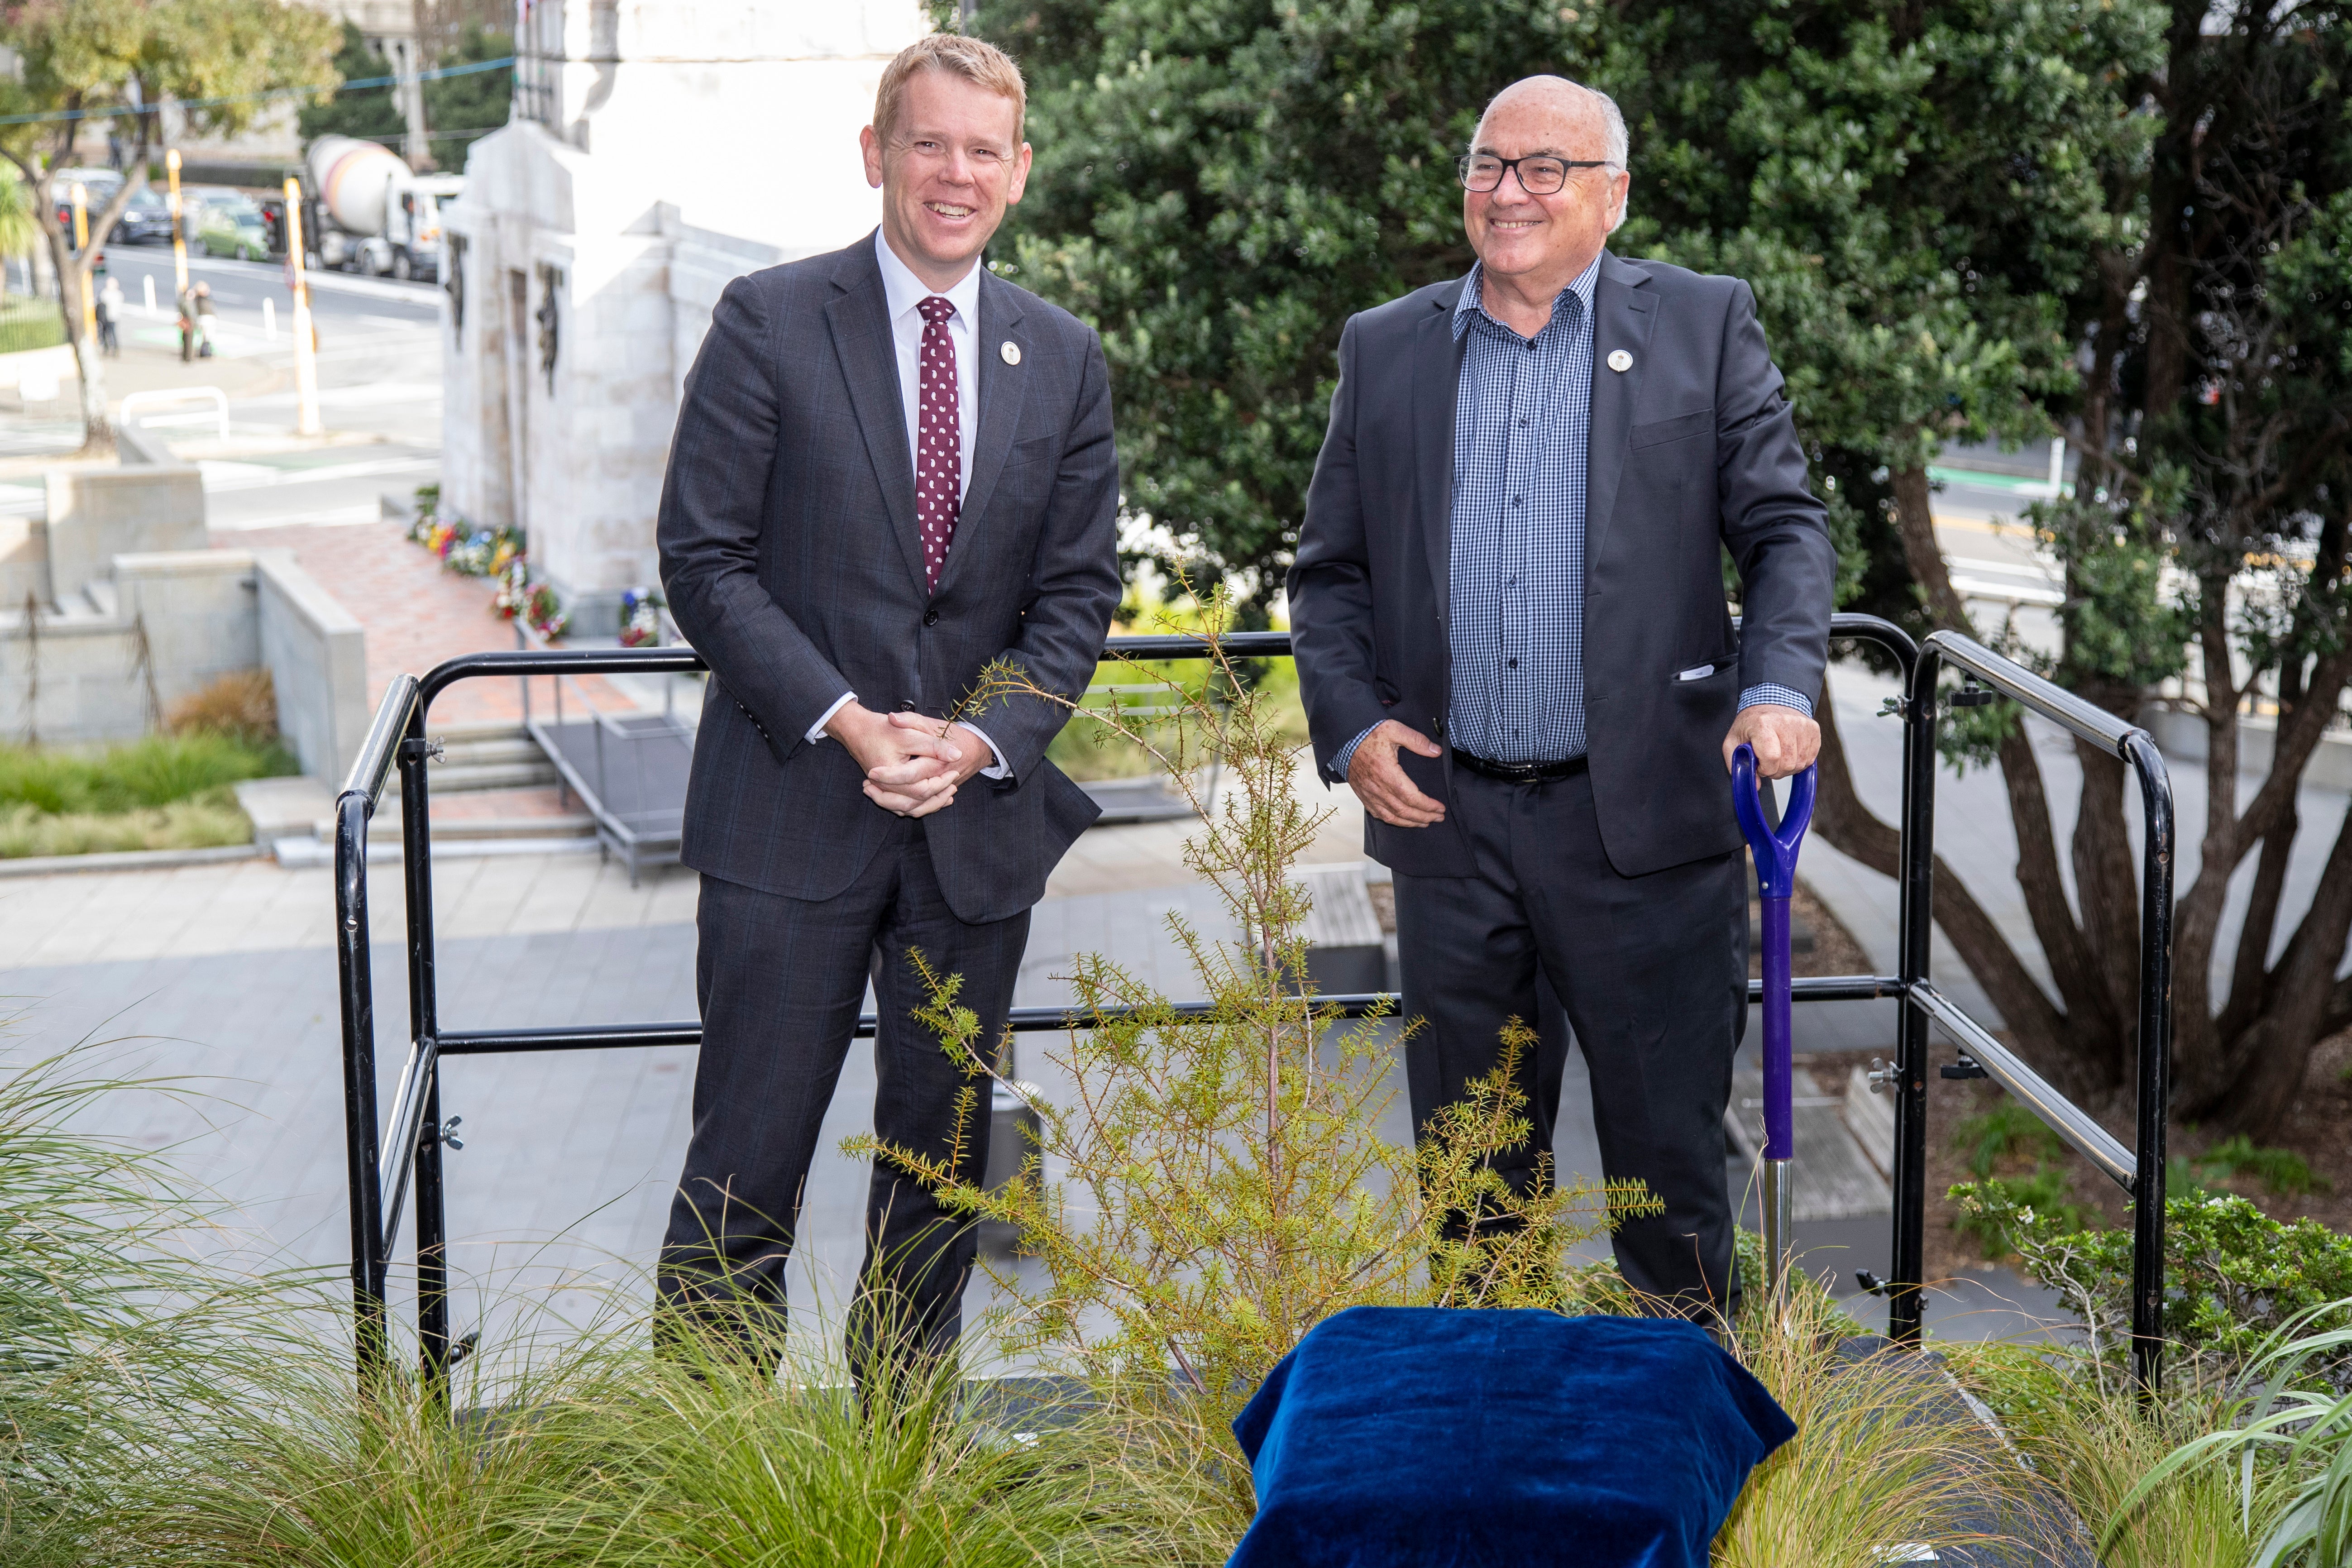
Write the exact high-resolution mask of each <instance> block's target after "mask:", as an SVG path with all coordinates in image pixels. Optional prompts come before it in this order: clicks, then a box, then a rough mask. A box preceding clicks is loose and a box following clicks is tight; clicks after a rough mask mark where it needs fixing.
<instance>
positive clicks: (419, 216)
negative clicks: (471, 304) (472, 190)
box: [303, 136, 466, 280]
mask: <svg viewBox="0 0 2352 1568" xmlns="http://www.w3.org/2000/svg"><path fill="white" fill-rule="evenodd" d="M304 161H305V163H307V164H308V166H309V169H310V178H309V179H308V180H307V181H306V182H304V183H305V184H307V185H308V186H309V188H310V189H309V195H310V200H309V201H308V202H307V203H306V204H305V205H307V206H309V208H310V211H309V212H308V213H307V214H306V215H304V219H303V221H304V223H305V225H306V237H307V238H308V240H309V243H310V257H311V265H313V266H320V267H337V268H342V269H344V270H345V271H356V272H363V273H366V274H368V275H369V276H370V277H374V278H383V277H392V278H415V279H425V280H433V279H438V278H439V277H440V276H441V204H442V203H443V202H446V201H447V200H449V199H450V198H452V197H454V196H455V195H457V193H458V192H460V191H462V190H464V189H465V188H466V180H465V176H464V175H462V174H413V173H411V172H410V170H409V167H408V165H407V164H406V163H402V162H401V161H400V158H399V157H398V156H397V155H396V154H395V153H393V152H392V150H391V149H390V148H388V147H386V146H384V145H383V143H382V142H362V141H357V140H355V139H353V138H352V137H349V136H321V137H320V138H319V139H318V140H317V141H315V142H311V143H310V153H309V155H308V157H307V158H306V159H305V160H304Z"/></svg>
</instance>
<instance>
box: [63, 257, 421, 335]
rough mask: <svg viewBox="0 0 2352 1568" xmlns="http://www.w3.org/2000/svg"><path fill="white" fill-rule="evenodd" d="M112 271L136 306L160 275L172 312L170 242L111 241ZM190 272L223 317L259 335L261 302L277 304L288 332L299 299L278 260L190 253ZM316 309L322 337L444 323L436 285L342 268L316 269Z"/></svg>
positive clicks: (160, 296) (164, 303)
mask: <svg viewBox="0 0 2352 1568" xmlns="http://www.w3.org/2000/svg"><path fill="white" fill-rule="evenodd" d="M106 264H107V269H108V270H109V271H110V272H111V273H112V274H113V275H114V276H115V277H116V278H118V279H121V283H122V292H123V296H124V297H125V298H126V299H128V300H130V301H131V304H133V305H142V304H144V303H145V297H146V289H145V287H144V284H145V281H146V280H147V279H153V280H154V285H155V304H156V306H157V308H159V309H161V310H170V309H171V305H172V294H173V272H172V249H171V247H169V246H164V245H112V246H109V247H107V250H106ZM188 276H189V277H190V278H191V279H202V280H203V281H204V282H205V283H208V284H210V285H211V286H212V290H213V300H215V303H217V304H218V305H219V306H220V308H221V316H222V319H223V320H224V321H226V322H228V323H229V324H230V325H232V326H238V327H244V328H247V329H248V330H250V331H256V332H258V331H261V329H262V309H261V307H262V302H263V301H264V300H268V301H269V302H270V303H271V304H272V305H274V306H275V307H276V313H277V317H278V331H280V332H281V333H282V332H284V331H286V330H287V322H288V321H289V318H290V317H291V316H292V313H293V309H294V299H293V294H292V291H291V290H290V289H288V287H287V284H286V269H285V268H283V267H281V266H279V265H278V264H277V263H276V262H265V261H231V260H228V259H226V258H220V257H204V258H198V257H194V256H192V257H190V258H188ZM310 278H311V281H312V285H313V287H312V288H311V290H310V310H311V313H312V314H313V315H315V316H316V317H317V318H318V320H319V331H320V336H321V337H324V336H327V335H328V334H330V333H340V332H341V331H343V330H345V329H349V328H357V327H375V328H379V329H381V328H385V327H418V326H430V325H432V324H433V323H434V322H436V321H438V320H440V312H441V300H442V292H441V289H439V287H438V286H436V285H435V284H431V283H395V282H393V281H392V280H391V279H374V278H361V277H357V276H355V275H353V274H350V273H342V272H313V273H312V274H310Z"/></svg>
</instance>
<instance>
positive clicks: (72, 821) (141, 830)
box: [0, 787, 253, 860]
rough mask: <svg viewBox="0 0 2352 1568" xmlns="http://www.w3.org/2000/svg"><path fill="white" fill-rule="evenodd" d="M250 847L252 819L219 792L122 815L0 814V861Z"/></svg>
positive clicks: (28, 809) (19, 810) (27, 810)
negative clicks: (230, 846)
mask: <svg viewBox="0 0 2352 1568" xmlns="http://www.w3.org/2000/svg"><path fill="white" fill-rule="evenodd" d="M252 842H253V819H252V818H250V817H248V816H246V815H245V813H244V811H243V810H242V809H240V808H239V807H238V805H237V804H236V796H235V795H231V794H230V793H229V792H228V790H227V789H226V787H224V788H221V789H212V790H206V791H205V792H204V793H203V794H201V795H197V796H195V797H194V799H192V800H182V801H174V802H173V803H172V804H171V805H161V806H154V807H152V808H144V809H140V810H133V811H121V812H110V813H101V812H68V813H66V814H64V815H62V816H51V815H49V814H48V813H47V812H43V811H38V810H36V809H35V808H33V807H32V806H29V805H17V806H10V807H7V808H5V809H0V859H9V860H14V859H18V858H23V857H26V856H32V855H103V854H111V853H115V852H117V851H121V850H127V849H209V848H212V847H215V846H218V845H224V844H250V843H252Z"/></svg>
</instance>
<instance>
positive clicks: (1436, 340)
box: [1412, 282, 1462, 626]
mask: <svg viewBox="0 0 2352 1568" xmlns="http://www.w3.org/2000/svg"><path fill="white" fill-rule="evenodd" d="M1461 298H1462V285H1461V284H1460V283H1458V282H1457V283H1454V284H1453V285H1452V286H1450V287H1448V288H1445V289H1439V290H1438V291H1437V293H1436V294H1434V295H1433V296H1432V298H1431V309H1430V310H1429V311H1428V313H1427V314H1425V315H1424V316H1423V317H1422V319H1421V320H1420V321H1418V322H1416V323H1414V326H1413V332H1414V334H1415V335H1414V339H1413V351H1412V431H1413V447H1412V467H1413V516H1414V519H1415V521H1417V522H1418V523H1419V525H1420V528H1421V542H1422V545H1423V549H1425V550H1426V551H1427V552H1428V553H1429V575H1430V579H1431V581H1433V583H1435V584H1437V618H1438V623H1439V625H1440V626H1444V625H1445V624H1446V623H1447V622H1448V620H1449V619H1450V618H1451V616H1452V615H1453V605H1454V565H1453V557H1454V395H1455V394H1456V393H1457V392H1458V391H1459V390H1460V388H1461V385H1462V344H1461V343H1460V342H1457V341H1456V340H1455V338H1454V305H1455V303H1456V302H1457V301H1459V300H1461Z"/></svg>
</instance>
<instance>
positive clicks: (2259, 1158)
mask: <svg viewBox="0 0 2352 1568" xmlns="http://www.w3.org/2000/svg"><path fill="white" fill-rule="evenodd" d="M2196 1163H2197V1164H2198V1165H2199V1166H2200V1168H2202V1169H2205V1170H2209V1171H2213V1172H2218V1173H2221V1174H2222V1175H2225V1176H2252V1177H2253V1178H2254V1179H2256V1180H2257V1181H2259V1182H2261V1183H2262V1184H2263V1186H2264V1187H2266V1188H2267V1189H2269V1190H2270V1191H2271V1192H2273V1193H2275V1194H2279V1195H2280V1196H2282V1197H2284V1196H2288V1195H2290V1194H2301V1193H2314V1192H2324V1191H2326V1188H2327V1187H2328V1185H2329V1184H2328V1181H2327V1178H2326V1177H2325V1176H2319V1175H2315V1174H2313V1173H2312V1169H2311V1162H2309V1161H2308V1160H2305V1158H2304V1157H2303V1156H2302V1155H2300V1154H2298V1153H2296V1152H2294V1150H2292V1149H2263V1148H2257V1147H2256V1146H2255V1144H2254V1141H2253V1140H2252V1139H2251V1138H2249V1137H2247V1136H2246V1135H2245V1134H2244V1133H2242V1132H2241V1133H2239V1134H2238V1135H2237V1136H2236V1137H2234V1138H2231V1139H2229V1140H2227V1141H2226V1142H2220V1143H2216V1144H2214V1145H2213V1147H2211V1148H2210V1149H2208V1150H2206V1151H2205V1152H2203V1153H2202V1154H2200V1155H2199V1156H2198V1157H2197V1161H2196Z"/></svg>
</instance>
